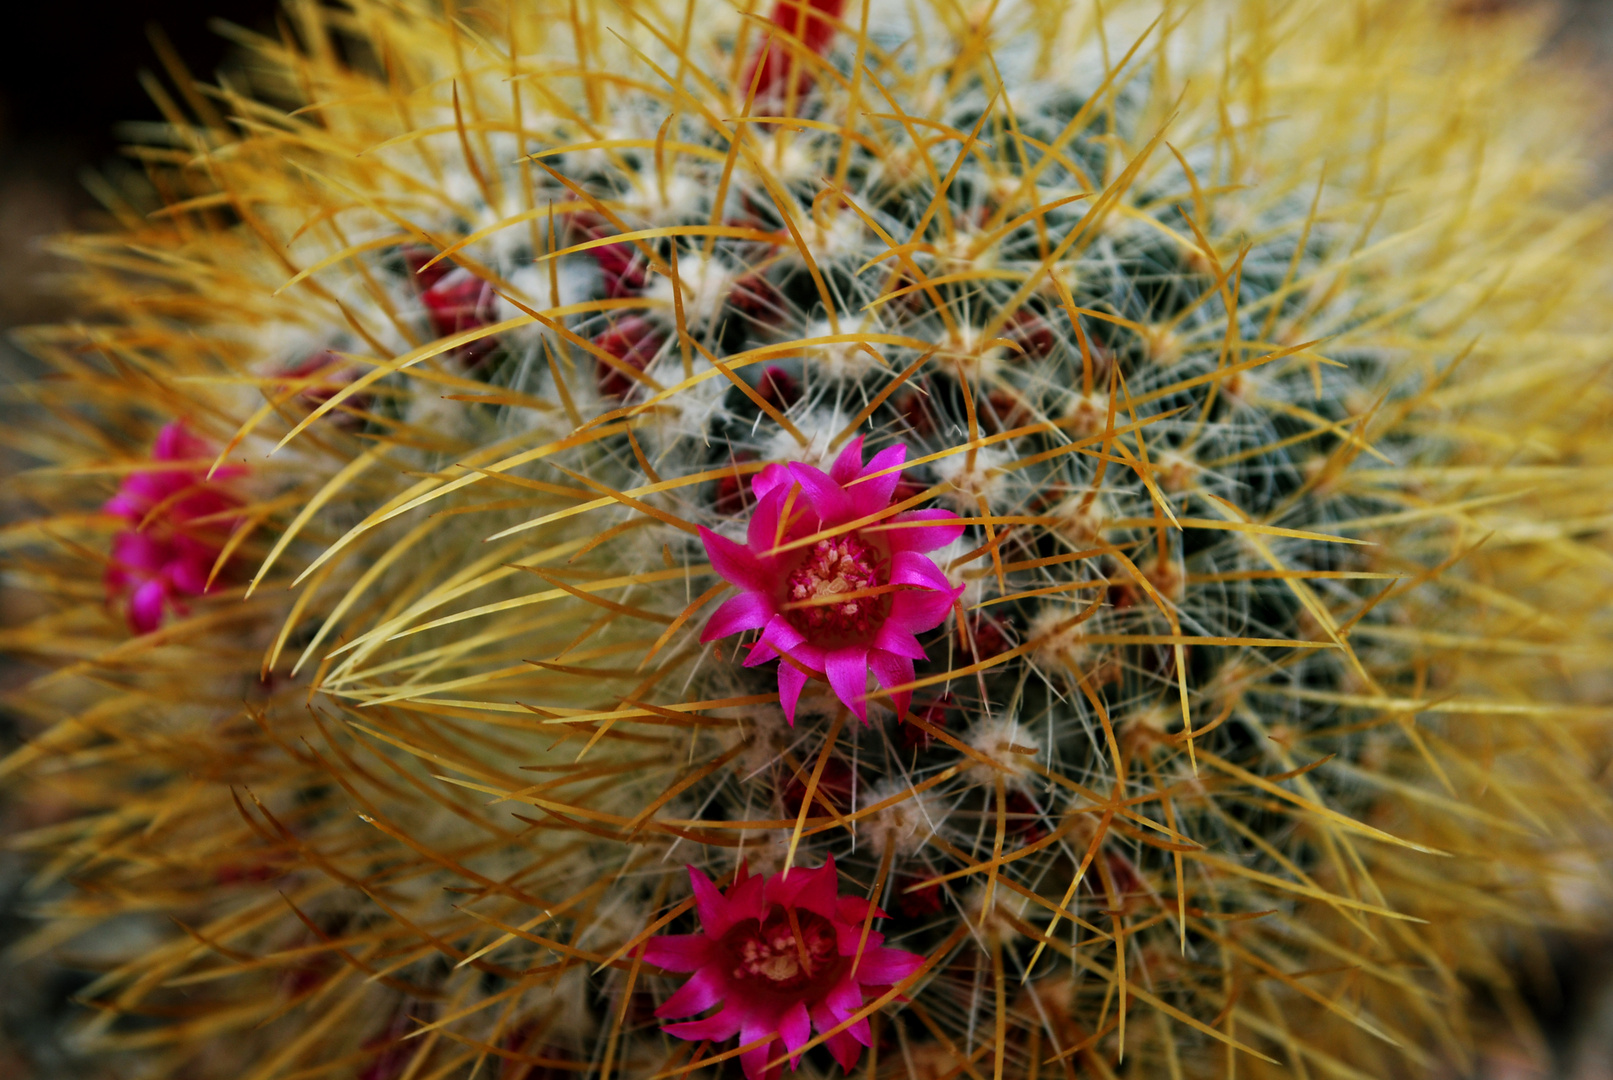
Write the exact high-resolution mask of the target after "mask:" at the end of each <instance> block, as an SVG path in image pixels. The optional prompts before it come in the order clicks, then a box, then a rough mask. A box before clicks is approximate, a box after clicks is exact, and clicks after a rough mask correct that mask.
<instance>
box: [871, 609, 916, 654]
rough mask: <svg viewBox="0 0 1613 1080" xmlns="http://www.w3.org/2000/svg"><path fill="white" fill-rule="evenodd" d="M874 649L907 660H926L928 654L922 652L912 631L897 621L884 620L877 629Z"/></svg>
mask: <svg viewBox="0 0 1613 1080" xmlns="http://www.w3.org/2000/svg"><path fill="white" fill-rule="evenodd" d="M873 647H874V648H876V649H880V650H883V651H884V652H888V653H890V654H892V655H893V656H905V657H907V658H908V659H909V660H928V659H929V658H930V654H929V653H927V652H925V651H924V646H922V645H920V644H919V639H918V638H916V637H914V636H913V631H911V630H909V629H908V628H907V625H906V624H905V623H904V622H902V621H901V620H898V619H886V620H885V624H884V625H883V626H881V627H880V628H879V633H878V634H877V635H876V636H875V637H874V646H873Z"/></svg>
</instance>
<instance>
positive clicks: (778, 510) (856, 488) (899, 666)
mask: <svg viewBox="0 0 1613 1080" xmlns="http://www.w3.org/2000/svg"><path fill="white" fill-rule="evenodd" d="M862 442H863V441H862V436H860V435H859V436H858V437H857V438H855V439H853V440H852V441H851V443H850V445H848V446H847V447H846V448H845V450H844V451H842V452H841V454H840V456H839V457H838V458H836V459H835V463H834V465H833V467H831V468H830V470H829V472H828V474H827V475H826V474H824V473H823V472H821V471H820V470H818V469H814V468H813V467H812V466H810V465H803V464H801V463H800V462H795V463H793V464H791V465H788V466H785V465H769V466H768V467H767V468H766V469H764V470H763V471H762V472H760V473H758V474H757V475H756V477H755V478H754V479H753V480H752V481H751V490H752V491H753V492H754V493H755V495H756V499H757V506H756V511H755V513H753V514H752V515H751V519H750V526H749V531H748V533H747V536H746V540H747V542H746V543H745V544H743V545H741V544H737V543H735V542H734V541H732V540H729V539H727V538H726V537H722V536H718V535H717V534H716V533H714V532H712V531H711V530H710V529H701V530H700V539H701V540H702V541H704V542H705V545H706V554H707V556H709V557H710V559H711V565H712V567H713V568H715V569H716V571H717V573H719V574H721V575H722V576H723V577H724V578H726V579H727V580H728V581H729V582H731V583H732V584H734V585H737V586H738V587H739V588H740V589H741V590H742V591H741V592H740V594H739V595H738V596H735V597H732V598H730V599H729V600H728V601H726V602H725V603H724V604H723V605H722V606H721V607H719V608H718V609H717V610H716V611H715V612H714V613H713V614H712V616H711V621H710V622H708V623H706V628H705V630H703V631H702V632H701V634H700V640H701V641H713V640H715V639H717V638H721V637H727V636H728V635H729V634H737V633H739V632H740V631H742V630H761V632H762V634H761V637H760V638H758V639H757V641H756V644H755V645H753V646H752V647H751V651H750V655H749V656H748V657H746V659H745V666H746V667H754V666H756V665H757V664H763V663H766V662H767V661H769V660H772V659H774V658H775V657H782V659H781V660H780V661H779V666H778V687H779V702H780V704H782V705H783V706H784V715H785V716H786V717H787V718H788V719H789V721H790V723H792V724H793V723H795V705H796V702H797V701H798V700H799V699H800V697H801V688H802V687H803V686H805V685H806V681H807V677H808V675H809V673H810V674H820V675H823V676H825V677H826V678H827V679H828V680H829V685H830V686H832V687H833V688H834V691H835V693H836V694H837V695H839V697H840V700H841V701H843V702H845V703H846V706H847V707H848V708H850V709H851V710H852V712H854V713H856V714H857V716H858V718H859V719H861V720H862V721H863V723H865V724H866V723H867V722H868V702H867V701H866V700H865V697H866V694H867V689H868V673H869V672H870V671H872V672H873V674H874V677H875V678H876V679H878V680H879V685H881V686H883V687H886V688H887V689H888V688H890V687H893V686H901V685H903V684H904V683H909V682H912V681H913V661H914V660H924V659H927V654H926V653H925V651H924V647H923V646H922V645H920V644H919V642H918V638H917V637H916V636H915V635H917V634H919V633H922V632H923V631H925V630H931V629H934V628H935V627H936V626H939V625H940V624H941V621H942V620H943V619H945V618H946V615H947V611H948V610H949V609H950V608H951V607H952V603H953V601H954V600H956V599H957V597H958V594H959V593H961V592H962V591H963V587H962V586H959V587H958V588H956V589H954V588H953V587H952V585H951V583H950V582H948V581H947V579H946V575H944V574H943V573H941V570H940V568H939V567H938V566H936V565H935V562H934V561H933V560H931V559H930V558H929V557H928V556H927V555H925V554H924V552H927V551H934V550H935V549H936V548H939V547H944V546H945V545H947V544H950V543H951V542H952V541H954V540H956V539H957V538H958V537H959V536H961V535H962V534H963V526H962V525H960V524H957V522H956V515H955V514H953V513H951V512H950V511H947V510H910V511H908V512H906V513H901V514H894V515H891V516H889V517H886V518H884V519H882V520H879V521H874V522H869V523H868V524H866V525H862V526H861V527H859V528H855V529H845V530H842V531H839V532H836V533H835V534H834V535H832V536H825V537H823V538H822V539H818V540H814V541H813V542H812V543H810V544H806V545H803V546H800V547H795V548H791V549H789V550H784V551H778V552H777V553H775V549H777V548H781V547H786V546H787V545H789V544H790V543H791V542H792V541H796V540H800V539H802V538H805V537H811V536H816V535H817V534H818V533H820V532H824V531H826V530H831V529H835V528H836V527H837V526H841V525H845V524H847V523H848V522H853V521H862V520H863V519H865V518H868V517H871V516H873V515H876V514H878V513H879V512H880V511H882V510H884V509H886V508H887V507H889V506H890V505H891V502H892V496H893V495H895V493H896V488H897V484H898V483H899V482H900V481H901V468H900V466H901V464H902V462H903V461H905V460H906V459H907V447H906V446H903V445H902V444H900V443H898V444H897V445H895V446H890V447H886V448H885V449H884V450H881V451H880V452H879V453H877V454H875V455H874V457H873V460H871V461H869V462H868V464H867V465H864V464H863V462H862ZM886 470H889V471H886ZM879 474H882V475H879ZM786 506H788V507H789V518H788V520H783V515H784V513H785V507H786ZM925 522H936V523H937V524H923V523H925ZM912 697H913V695H912V693H911V692H909V691H905V690H904V691H902V692H900V693H898V694H895V695H894V697H893V700H894V704H895V706H896V712H897V715H905V714H906V713H907V706H908V704H909V702H910V701H911V700H912Z"/></svg>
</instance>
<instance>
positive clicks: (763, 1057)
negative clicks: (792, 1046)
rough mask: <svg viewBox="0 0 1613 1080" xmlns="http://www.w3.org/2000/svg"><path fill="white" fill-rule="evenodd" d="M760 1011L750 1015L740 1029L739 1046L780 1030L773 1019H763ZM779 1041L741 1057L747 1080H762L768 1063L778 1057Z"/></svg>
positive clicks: (773, 1040) (768, 1043) (749, 1051)
mask: <svg viewBox="0 0 1613 1080" xmlns="http://www.w3.org/2000/svg"><path fill="white" fill-rule="evenodd" d="M759 1012H760V1011H759V1010H757V1011H752V1012H751V1013H750V1014H748V1015H747V1016H746V1017H745V1019H744V1021H743V1022H742V1024H741V1025H740V1029H739V1045H741V1046H744V1045H745V1044H746V1043H748V1042H751V1041H753V1040H756V1039H760V1038H761V1037H762V1036H764V1035H769V1034H772V1033H773V1032H775V1031H777V1030H778V1025H777V1023H776V1022H775V1021H774V1020H773V1018H772V1017H767V1018H766V1019H764V1018H763V1016H762V1015H760V1014H759ZM777 1045H778V1040H777V1039H772V1040H769V1041H768V1042H764V1043H763V1044H762V1045H760V1046H758V1047H756V1048H755V1049H754V1050H747V1051H745V1052H744V1053H743V1054H740V1055H739V1061H740V1064H742V1065H743V1066H744V1067H745V1080H762V1074H763V1070H764V1069H765V1068H766V1067H767V1063H768V1062H769V1061H771V1060H773V1058H774V1057H775V1056H776V1054H775V1047H777Z"/></svg>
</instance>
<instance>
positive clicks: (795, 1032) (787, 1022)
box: [778, 1001, 812, 1068]
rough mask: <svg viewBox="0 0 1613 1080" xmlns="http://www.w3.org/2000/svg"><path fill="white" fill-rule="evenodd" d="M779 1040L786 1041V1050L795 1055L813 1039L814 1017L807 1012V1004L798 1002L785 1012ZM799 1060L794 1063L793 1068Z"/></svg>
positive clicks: (779, 1027) (781, 1022) (780, 1022)
mask: <svg viewBox="0 0 1613 1080" xmlns="http://www.w3.org/2000/svg"><path fill="white" fill-rule="evenodd" d="M778 1033H779V1038H781V1039H783V1040H784V1048H785V1049H786V1050H788V1051H790V1053H791V1054H794V1053H795V1052H796V1051H797V1050H799V1049H801V1047H803V1046H805V1045H806V1044H807V1041H808V1040H809V1039H811V1038H812V1015H811V1014H810V1013H808V1012H807V1007H806V1002H804V1001H797V1002H796V1003H795V1005H794V1006H792V1007H791V1008H789V1009H786V1010H785V1011H784V1015H783V1016H781V1017H779V1023H778ZM798 1061H799V1059H798V1058H797V1059H796V1060H795V1061H792V1062H791V1063H790V1064H791V1067H792V1068H793V1067H794V1066H795V1065H796V1064H797V1063H798Z"/></svg>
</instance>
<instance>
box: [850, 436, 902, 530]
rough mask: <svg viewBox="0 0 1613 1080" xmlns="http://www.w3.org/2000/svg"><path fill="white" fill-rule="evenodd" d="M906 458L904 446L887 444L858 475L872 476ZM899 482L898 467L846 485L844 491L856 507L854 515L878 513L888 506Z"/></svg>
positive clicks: (900, 477) (897, 464)
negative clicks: (869, 478)
mask: <svg viewBox="0 0 1613 1080" xmlns="http://www.w3.org/2000/svg"><path fill="white" fill-rule="evenodd" d="M906 460H907V447H906V446H904V445H902V444H901V443H897V444H896V445H895V446H887V447H885V449H883V450H881V451H880V452H879V453H877V454H875V455H874V458H873V460H872V461H870V462H869V463H868V464H867V466H866V467H864V468H863V469H862V470H861V471H860V472H859V473H858V475H859V476H872V475H873V474H874V473H877V472H880V471H881V470H883V469H890V468H892V467H894V466H899V465H901V463H902V462H904V461H906ZM901 482H902V471H901V469H899V468H898V469H895V471H893V472H888V473H885V475H883V476H875V477H874V478H873V479H872V480H864V481H862V482H861V483H857V484H853V485H851V486H850V487H848V488H847V489H846V493H847V494H848V495H850V496H851V502H852V505H853V506H854V507H855V508H856V516H857V517H867V516H868V515H869V514H874V513H878V512H879V511H881V510H883V509H885V507H887V506H889V505H890V504H891V495H892V493H894V492H895V491H896V485H897V484H899V483H901Z"/></svg>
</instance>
